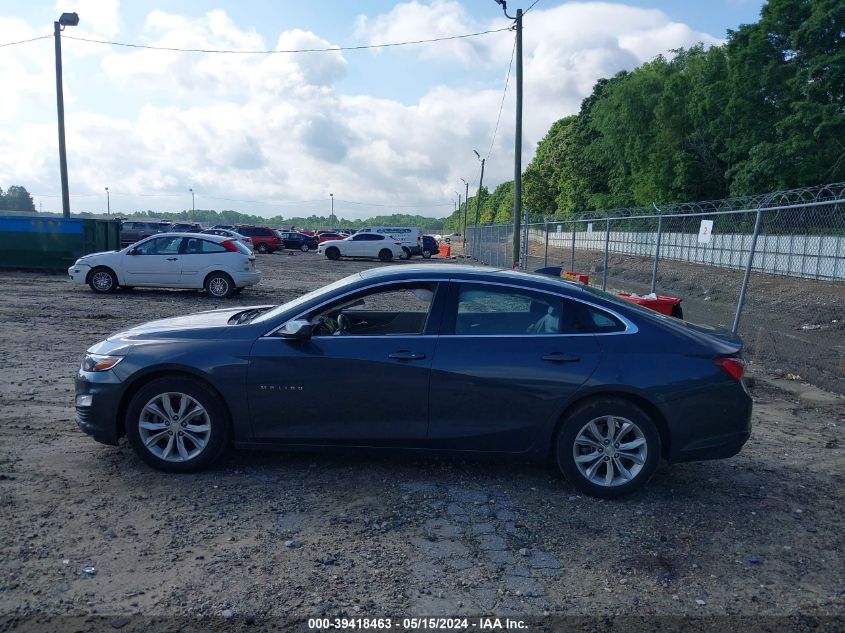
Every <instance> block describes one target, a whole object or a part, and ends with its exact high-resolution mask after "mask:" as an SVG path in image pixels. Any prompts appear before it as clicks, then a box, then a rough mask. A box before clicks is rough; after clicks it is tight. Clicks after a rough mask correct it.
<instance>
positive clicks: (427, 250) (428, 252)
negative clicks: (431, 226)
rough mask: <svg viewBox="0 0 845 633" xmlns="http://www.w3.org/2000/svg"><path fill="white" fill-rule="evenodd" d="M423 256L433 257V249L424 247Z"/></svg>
mask: <svg viewBox="0 0 845 633" xmlns="http://www.w3.org/2000/svg"><path fill="white" fill-rule="evenodd" d="M422 256H423V258H424V259H431V251H430V250H429V249H427V248H424V249H423V252H422Z"/></svg>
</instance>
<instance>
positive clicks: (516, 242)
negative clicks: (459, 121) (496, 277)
mask: <svg viewBox="0 0 845 633" xmlns="http://www.w3.org/2000/svg"><path fill="white" fill-rule="evenodd" d="M495 2H496V3H497V4H500V5H502V11H503V12H504V14H505V17H506V18H509V19H511V20H513V21H514V29H515V30H516V77H515V79H516V126H515V130H514V150H513V263H514V264H515V265H516V264H518V263H519V248H520V230H519V225H520V222H521V220H522V9H517V10H516V16H510V15H508V3H507V2H506V0H495Z"/></svg>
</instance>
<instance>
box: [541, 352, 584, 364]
mask: <svg viewBox="0 0 845 633" xmlns="http://www.w3.org/2000/svg"><path fill="white" fill-rule="evenodd" d="M541 358H542V359H543V360H547V361H549V362H550V363H577V362H579V361H580V360H581V359H580V358H579V357H578V356H569V355H567V354H563V353H562V352H552V353H551V354H546V355H545V356H541Z"/></svg>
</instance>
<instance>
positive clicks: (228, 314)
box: [88, 305, 275, 354]
mask: <svg viewBox="0 0 845 633" xmlns="http://www.w3.org/2000/svg"><path fill="white" fill-rule="evenodd" d="M273 307H275V306H273V305H264V306H238V307H237V308H222V309H219V310H209V311H207V312H198V313H196V314H188V315H185V316H179V317H172V318H169V319H158V320H156V321H149V322H147V323H141V324H140V325H136V326H135V327H133V328H130V329H128V330H123V331H121V332H117V333H116V334H112V335H111V336H110V337H108V338H107V339H106V340H105V341H101V342H99V343H97V344H96V345H94V346H92V347H91V348H90V349H89V350H88V352H89V353H92V354H111V353H118V354H121V353H127V352H128V350H129V348H131V347H132V346H133V345H134V344H136V343H142V342H150V341H161V340H167V339H191V338H196V339H205V338H214V334H215V332H214V330H219V332H218V333H217V334H220V335H221V336H223V334H222V332H223V331H226V334H225V336H226V337H230V336H231V334H232V333H233V331H234V330H230V329H229V328H235V327H236V326H234V325H230V324H229V319H231V318H232V317H233V316H235V315H236V314H239V313H241V312H245V311H246V310H252V309H255V308H273Z"/></svg>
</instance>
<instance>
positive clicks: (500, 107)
mask: <svg viewBox="0 0 845 633" xmlns="http://www.w3.org/2000/svg"><path fill="white" fill-rule="evenodd" d="M532 6H533V5H532ZM515 52H516V37H514V38H513V48H512V49H511V61H510V63H509V64H508V74H507V77H505V89H504V91H503V92H502V102H501V103H500V104H499V116H497V117H496V127H495V129H494V130H493V140H492V141H490V150H489V151H488V152H487V157H486V158H485V159H484V160H489V159H490V154H492V153H493V144H494V143H495V142H496V134H497V133H498V131H499V122H500V121H501V120H502V110H503V109H504V107H505V97H506V96H507V94H508V83H510V79H511V68H513V56H514V53H515Z"/></svg>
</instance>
